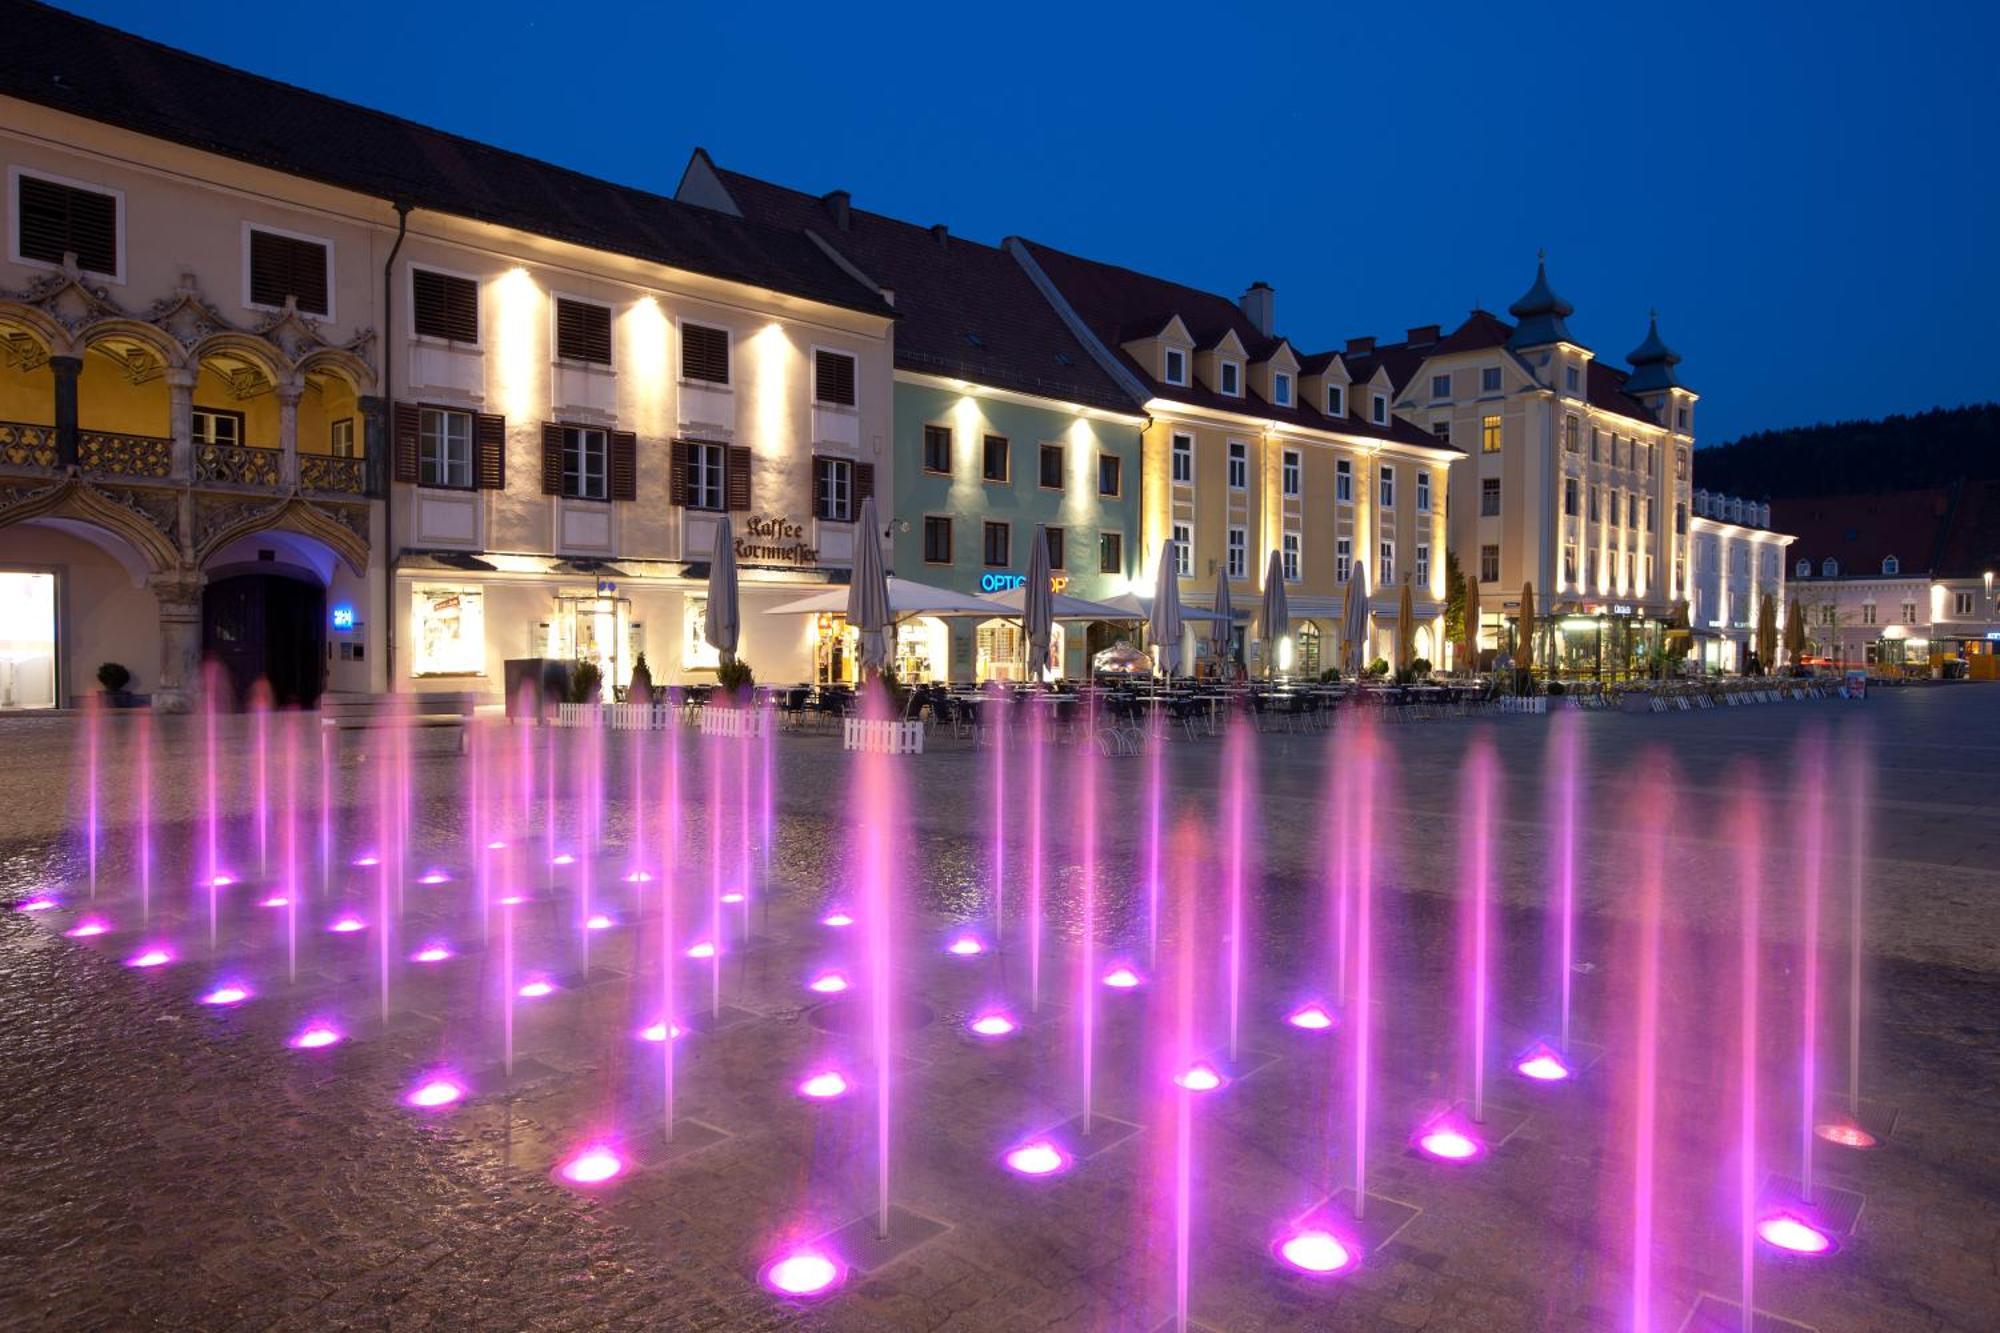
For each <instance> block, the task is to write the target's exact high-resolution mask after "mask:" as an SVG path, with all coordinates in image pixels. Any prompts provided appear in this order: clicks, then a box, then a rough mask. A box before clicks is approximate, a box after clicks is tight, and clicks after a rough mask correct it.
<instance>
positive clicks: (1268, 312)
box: [1236, 282, 1278, 338]
mask: <svg viewBox="0 0 2000 1333" xmlns="http://www.w3.org/2000/svg"><path fill="white" fill-rule="evenodd" d="M1236 304H1237V305H1239V306H1241V307H1242V308H1243V317H1244V318H1245V319H1247V320H1249V321H1250V322H1251V324H1253V325H1255V326H1256V329H1257V332H1259V333H1261V334H1263V335H1264V336H1265V337H1266V338H1268V337H1270V336H1271V331H1272V330H1273V329H1275V328H1277V327H1278V294H1277V293H1276V292H1274V291H1272V290H1271V284H1270V283H1268V282H1253V283H1251V284H1250V290H1249V291H1247V292H1245V293H1243V295H1242V297H1241V298H1240V299H1239V300H1238V301H1237V302H1236Z"/></svg>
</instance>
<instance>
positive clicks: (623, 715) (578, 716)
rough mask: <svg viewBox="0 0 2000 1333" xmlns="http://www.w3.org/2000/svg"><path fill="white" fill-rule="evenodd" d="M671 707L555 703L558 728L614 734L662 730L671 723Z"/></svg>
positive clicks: (659, 705) (663, 705) (660, 705)
mask: <svg viewBox="0 0 2000 1333" xmlns="http://www.w3.org/2000/svg"><path fill="white" fill-rule="evenodd" d="M673 720H674V709H673V706H672V705H671V704H557V705H556V725H557V726H559V727H609V728H610V729H611V730H613V731H663V730H665V729H666V728H667V727H669V726H671V725H672V724H673Z"/></svg>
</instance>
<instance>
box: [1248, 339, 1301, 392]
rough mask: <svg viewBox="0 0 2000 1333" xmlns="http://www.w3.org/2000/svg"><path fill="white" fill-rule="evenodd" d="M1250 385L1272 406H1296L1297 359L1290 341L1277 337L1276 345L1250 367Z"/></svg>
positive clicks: (1297, 383) (1297, 386)
mask: <svg viewBox="0 0 2000 1333" xmlns="http://www.w3.org/2000/svg"><path fill="white" fill-rule="evenodd" d="M1250 387H1251V388H1252V389H1253V390H1255V391H1256V393H1257V396H1258V397H1260V398H1262V399H1263V400H1264V401H1265V402H1267V403H1269V404H1270V405H1271V406H1273V407H1283V408H1292V407H1297V406H1298V403H1299V359H1298V357H1297V356H1295V355H1293V353H1292V345H1291V344H1290V343H1288V342H1286V341H1285V340H1284V339H1283V338H1280V339H1278V343H1277V346H1275V347H1273V348H1272V349H1271V350H1270V351H1269V352H1268V353H1267V354H1266V355H1265V357H1264V359H1263V360H1261V361H1258V362H1256V363H1255V364H1253V365H1252V366H1251V367H1250Z"/></svg>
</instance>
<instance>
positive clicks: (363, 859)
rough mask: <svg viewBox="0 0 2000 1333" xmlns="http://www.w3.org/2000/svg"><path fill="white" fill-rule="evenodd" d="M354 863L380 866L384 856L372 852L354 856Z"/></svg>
mask: <svg viewBox="0 0 2000 1333" xmlns="http://www.w3.org/2000/svg"><path fill="white" fill-rule="evenodd" d="M354 864H355V865H358V866H364V867H365V866H379V865H381V864H382V858H381V857H379V856H376V855H373V854H372V853H371V854H370V855H367V856H357V857H355V858H354Z"/></svg>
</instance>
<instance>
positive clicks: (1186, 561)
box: [1168, 522, 1194, 579]
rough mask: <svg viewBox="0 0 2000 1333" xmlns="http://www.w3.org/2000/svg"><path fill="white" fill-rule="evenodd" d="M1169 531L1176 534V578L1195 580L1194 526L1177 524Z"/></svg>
mask: <svg viewBox="0 0 2000 1333" xmlns="http://www.w3.org/2000/svg"><path fill="white" fill-rule="evenodd" d="M1168 531H1169V532H1172V533H1173V534H1174V577H1175V578H1182V579H1191V578H1193V577H1194V524H1192V523H1179V522H1176V523H1175V524H1174V525H1173V526H1172V527H1171V528H1169V529H1168Z"/></svg>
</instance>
